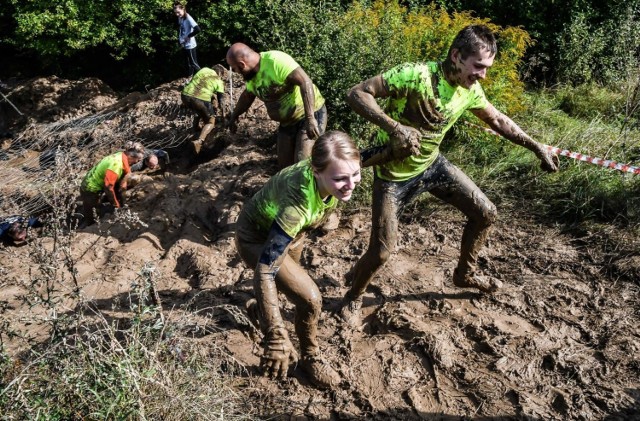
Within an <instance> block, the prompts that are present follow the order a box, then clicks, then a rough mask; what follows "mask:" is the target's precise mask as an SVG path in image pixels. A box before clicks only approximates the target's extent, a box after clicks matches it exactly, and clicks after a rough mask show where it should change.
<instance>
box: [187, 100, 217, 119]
mask: <svg viewBox="0 0 640 421" xmlns="http://www.w3.org/2000/svg"><path fill="white" fill-rule="evenodd" d="M181 98H182V103H183V104H184V105H185V106H186V107H187V108H190V109H192V110H193V111H195V112H196V114H198V117H200V118H201V119H202V120H204V121H209V119H210V118H211V117H213V116H214V115H215V113H214V111H213V105H212V104H211V101H203V100H201V99H198V98H195V97H192V96H189V95H185V94H181Z"/></svg>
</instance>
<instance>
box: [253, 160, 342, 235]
mask: <svg viewBox="0 0 640 421" xmlns="http://www.w3.org/2000/svg"><path fill="white" fill-rule="evenodd" d="M337 204H338V200H337V199H336V198H335V197H330V198H329V199H328V200H327V202H326V203H325V202H324V201H323V200H322V198H321V197H320V194H319V192H318V188H317V185H316V180H315V178H314V176H313V169H312V168H311V160H310V159H305V160H302V161H300V162H298V163H296V164H294V165H292V166H290V167H287V168H285V169H283V170H282V171H280V172H279V173H277V174H276V175H274V176H273V177H271V178H270V179H269V181H267V183H266V184H265V185H264V186H263V187H262V189H260V191H258V193H256V194H255V195H254V196H253V197H252V198H251V199H250V200H249V201H248V202H247V203H246V204H245V205H244V207H243V209H242V212H243V213H245V214H246V216H247V218H248V220H249V221H250V222H251V225H252V226H254V227H256V228H257V229H258V230H259V231H260V234H261V235H263V236H264V237H265V238H266V236H267V235H268V234H269V230H270V229H271V225H272V224H273V221H276V222H277V223H278V225H279V226H280V228H282V229H283V231H284V232H286V233H287V235H289V236H290V237H291V238H295V237H296V235H298V234H299V233H300V232H301V231H303V230H306V229H308V228H314V227H318V226H320V225H321V223H322V221H323V220H324V218H325V215H328V213H329V212H328V211H330V210H331V209H334V208H335V207H336V206H337Z"/></svg>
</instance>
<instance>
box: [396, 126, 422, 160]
mask: <svg viewBox="0 0 640 421" xmlns="http://www.w3.org/2000/svg"><path fill="white" fill-rule="evenodd" d="M421 138H422V134H421V133H420V131H419V130H417V129H414V128H413V127H409V126H404V125H402V124H400V123H398V125H397V126H396V127H395V129H394V130H393V132H392V133H391V149H392V151H393V157H394V158H396V159H403V158H406V157H408V156H411V155H419V154H420V139H421Z"/></svg>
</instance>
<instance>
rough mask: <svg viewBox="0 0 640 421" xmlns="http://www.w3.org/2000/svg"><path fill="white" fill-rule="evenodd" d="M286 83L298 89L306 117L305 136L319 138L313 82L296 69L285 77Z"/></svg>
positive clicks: (303, 72)
mask: <svg viewBox="0 0 640 421" xmlns="http://www.w3.org/2000/svg"><path fill="white" fill-rule="evenodd" d="M287 82H288V83H291V84H293V85H297V86H299V87H300V94H301V95H302V104H303V105H304V114H305V116H306V123H307V135H308V136H309V138H310V139H316V138H317V137H318V136H320V129H319V128H318V122H317V121H316V118H315V116H314V110H315V105H316V97H315V95H314V92H313V82H312V81H311V78H309V76H308V75H307V73H306V72H305V71H304V70H303V69H302V67H298V68H297V69H295V70H294V71H293V72H291V73H290V74H289V76H287Z"/></svg>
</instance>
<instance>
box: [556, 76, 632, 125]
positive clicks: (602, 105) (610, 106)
mask: <svg viewBox="0 0 640 421" xmlns="http://www.w3.org/2000/svg"><path fill="white" fill-rule="evenodd" d="M556 96H557V98H558V101H559V103H558V107H559V108H560V109H561V110H562V111H564V112H566V113H567V114H569V115H570V116H572V117H579V118H586V119H594V118H599V117H601V118H606V119H614V120H619V119H621V118H622V117H623V116H624V105H625V96H624V94H623V93H622V92H616V91H613V90H611V89H607V88H604V87H602V86H599V85H594V84H584V85H580V86H577V87H576V88H571V87H568V86H562V87H560V88H558V89H557V91H556Z"/></svg>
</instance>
